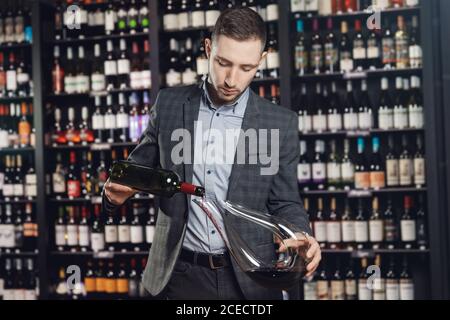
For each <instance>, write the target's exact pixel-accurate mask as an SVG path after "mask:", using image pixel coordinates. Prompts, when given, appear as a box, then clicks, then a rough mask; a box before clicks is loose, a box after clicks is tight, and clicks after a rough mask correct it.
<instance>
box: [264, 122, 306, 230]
mask: <svg viewBox="0 0 450 320" xmlns="http://www.w3.org/2000/svg"><path fill="white" fill-rule="evenodd" d="M290 118H291V120H290V121H288V122H287V123H288V125H287V128H286V131H285V132H286V133H285V135H284V138H283V137H280V160H279V170H278V173H277V174H276V175H275V176H274V178H273V180H272V186H271V189H270V193H269V199H268V209H269V212H271V213H272V214H274V215H276V216H279V217H281V218H284V219H286V220H287V221H289V222H291V223H293V224H294V225H296V226H298V227H299V228H300V230H302V231H304V232H306V233H308V234H311V228H310V223H309V217H308V214H307V213H306V210H305V208H304V207H303V203H302V201H301V199H300V193H299V187H298V182H297V166H298V163H299V160H300V145H299V143H298V117H295V116H294V117H290Z"/></svg>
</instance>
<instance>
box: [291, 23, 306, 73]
mask: <svg viewBox="0 0 450 320" xmlns="http://www.w3.org/2000/svg"><path fill="white" fill-rule="evenodd" d="M296 26H297V42H296V44H295V49H294V50H295V70H296V71H297V75H299V76H302V75H304V74H305V73H307V72H308V70H309V59H308V47H307V44H306V39H305V29H304V22H303V20H297V23H296Z"/></svg>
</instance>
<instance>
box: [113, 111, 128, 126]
mask: <svg viewBox="0 0 450 320" xmlns="http://www.w3.org/2000/svg"><path fill="white" fill-rule="evenodd" d="M116 125H117V128H128V127H129V126H130V124H129V123H128V114H126V113H118V114H117V115H116Z"/></svg>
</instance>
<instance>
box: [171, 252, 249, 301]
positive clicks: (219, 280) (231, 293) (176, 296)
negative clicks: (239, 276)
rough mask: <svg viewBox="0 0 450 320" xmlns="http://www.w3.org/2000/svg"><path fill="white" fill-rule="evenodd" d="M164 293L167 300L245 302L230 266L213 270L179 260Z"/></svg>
mask: <svg viewBox="0 0 450 320" xmlns="http://www.w3.org/2000/svg"><path fill="white" fill-rule="evenodd" d="M164 291H165V292H164V294H163V295H164V298H165V299H168V300H245V297H244V295H243V293H242V291H241V289H240V288H239V284H238V282H237V280H236V276H235V275H234V271H233V267H232V266H231V265H230V266H227V267H224V268H220V269H215V270H213V269H211V268H208V267H205V266H200V265H196V264H193V263H190V262H186V261H183V260H181V259H178V261H177V263H176V265H175V268H174V271H173V273H172V278H171V279H170V281H169V283H168V285H167V287H166V289H165V290H164Z"/></svg>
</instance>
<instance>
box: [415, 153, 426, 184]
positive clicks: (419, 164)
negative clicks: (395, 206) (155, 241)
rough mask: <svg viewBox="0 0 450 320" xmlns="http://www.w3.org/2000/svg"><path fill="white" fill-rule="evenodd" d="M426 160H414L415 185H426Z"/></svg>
mask: <svg viewBox="0 0 450 320" xmlns="http://www.w3.org/2000/svg"><path fill="white" fill-rule="evenodd" d="M425 180H426V178H425V159H424V158H415V159H414V184H415V185H424V184H425Z"/></svg>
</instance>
